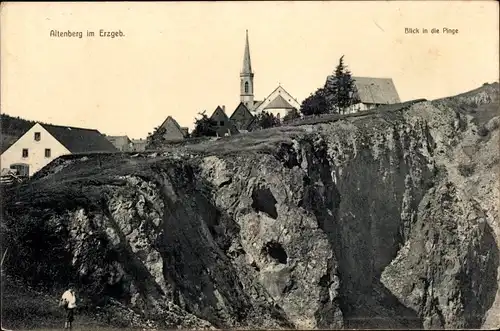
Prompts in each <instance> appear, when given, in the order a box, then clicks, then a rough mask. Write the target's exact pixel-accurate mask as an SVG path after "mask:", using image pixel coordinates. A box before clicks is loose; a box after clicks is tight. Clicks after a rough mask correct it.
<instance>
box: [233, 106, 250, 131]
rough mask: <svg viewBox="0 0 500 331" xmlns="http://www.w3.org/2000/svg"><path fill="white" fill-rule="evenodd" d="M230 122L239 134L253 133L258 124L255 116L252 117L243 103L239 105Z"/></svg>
mask: <svg viewBox="0 0 500 331" xmlns="http://www.w3.org/2000/svg"><path fill="white" fill-rule="evenodd" d="M229 120H231V122H232V123H233V124H234V126H235V127H236V129H238V131H239V132H248V131H252V129H254V127H255V124H256V120H255V116H254V115H252V113H251V112H250V111H249V110H248V108H247V107H246V106H245V104H244V103H243V102H240V103H239V104H238V106H237V107H236V109H235V110H234V112H233V114H232V115H231V117H229Z"/></svg>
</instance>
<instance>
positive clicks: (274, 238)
mask: <svg viewBox="0 0 500 331" xmlns="http://www.w3.org/2000/svg"><path fill="white" fill-rule="evenodd" d="M491 105H496V107H498V84H494V85H490V86H486V87H483V88H482V89H480V90H478V91H475V92H474V93H472V92H471V94H468V95H463V96H460V97H455V98H451V99H445V100H438V101H432V102H420V103H417V104H414V105H412V106H411V107H409V108H403V109H399V110H391V111H387V112H383V113H379V114H375V115H370V116H365V117H352V118H346V119H344V120H341V121H338V122H334V123H324V124H317V125H315V126H301V127H297V128H296V129H294V130H285V129H277V130H275V132H274V133H273V132H272V131H269V132H270V133H269V136H265V137H260V138H259V137H257V135H258V134H261V135H263V133H255V135H254V136H252V134H248V138H242V137H237V136H235V137H234V138H231V139H232V140H231V139H228V140H227V141H225V142H222V143H220V144H219V145H215V143H214V145H213V146H214V147H213V149H212V150H211V149H210V145H207V146H208V147H207V150H206V151H205V152H203V153H199V152H196V151H195V150H190V149H189V148H185V149H182V150H181V149H179V150H177V151H176V152H172V151H166V152H158V153H157V154H155V155H153V156H151V157H147V155H139V156H137V157H132V156H117V155H113V156H96V155H94V156H85V159H84V158H83V157H81V156H72V157H68V158H66V159H64V158H61V159H58V160H56V162H54V163H53V164H52V165H50V166H49V167H48V168H47V169H46V170H45V171H43V172H41V173H40V174H39V175H37V176H35V177H34V178H33V179H32V181H31V182H29V183H28V184H26V185H25V186H23V187H21V188H18V189H15V190H12V191H10V192H9V193H8V195H7V196H8V197H9V198H8V199H5V202H6V205H5V208H4V217H5V220H6V224H7V225H8V228H9V230H7V232H6V233H7V238H8V242H9V244H10V245H16V246H18V247H19V253H17V254H18V255H19V256H17V258H19V259H24V260H23V261H25V262H23V263H17V264H12V265H10V266H9V270H11V272H12V273H18V274H23V275H32V276H30V277H29V279H27V281H30V282H35V283H38V284H48V286H53V285H54V283H64V282H66V281H74V282H76V284H78V286H80V288H81V289H82V291H83V292H85V295H86V297H87V298H88V300H89V305H92V306H96V305H97V306H105V307H106V306H110V305H113V304H115V305H121V306H122V307H126V309H132V310H133V311H134V314H137V315H138V316H141V318H142V319H143V322H134V323H135V324H141V323H143V324H144V323H145V322H144V321H146V320H150V321H152V322H151V323H153V324H155V325H158V326H168V327H177V326H180V327H186V328H191V327H196V328H213V327H215V328H303V329H313V328H398V329H399V328H427V329H430V328H478V327H481V326H482V325H494V326H495V325H496V326H498V325H499V324H500V323H499V320H498V319H499V312H500V308H499V306H500V303H499V301H500V298H499V296H498V295H497V292H498V279H497V277H498V276H497V275H498V267H499V266H498V264H499V263H498V262H499V257H498V244H497V243H498V240H499V238H500V230H499V226H498V224H499V223H498V221H499V220H498V209H497V202H498V174H497V171H496V169H497V168H498V165H499V151H498V147H495V146H497V144H498V122H499V121H498V117H495V118H491V117H492V116H489V118H488V117H487V116H486V117H485V116H483V117H480V118H479V119H478V117H477V116H475V114H483V113H485V112H486V111H487V110H485V109H486V108H485V107H486V106H488V107H489V106H491ZM460 107H462V108H460ZM464 109H473V110H475V112H469V113H467V112H466V111H464ZM481 112H483V113H481ZM483 115H484V114H483ZM495 123H496V124H495ZM252 137H254V138H255V137H257V138H259V139H260V140H259V141H255V143H254V144H253V145H252V147H248V146H250V144H248V146H247V145H244V144H243V143H242V140H243V139H253V138H252ZM231 144H234V145H231ZM238 144H242V145H241V146H244V147H241V148H238V146H239V145H238ZM221 146H223V147H224V146H226V147H227V148H226V149H227V150H229V151H230V152H226V153H223V152H220V150H221ZM233 150H236V151H233ZM98 159H99V160H98ZM35 239H36V240H35ZM34 247H36V248H37V249H38V251H37V252H35V251H34ZM48 266H50V268H49V267H48ZM49 269H50V270H49ZM49 280H52V282H50V281H49ZM495 298H496V299H495ZM124 309H125V308H124ZM126 323H128V324H133V323H132V322H130V321H126Z"/></svg>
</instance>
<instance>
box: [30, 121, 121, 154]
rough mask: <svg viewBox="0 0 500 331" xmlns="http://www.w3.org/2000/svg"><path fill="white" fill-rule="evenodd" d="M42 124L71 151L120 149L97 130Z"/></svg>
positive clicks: (85, 151)
mask: <svg viewBox="0 0 500 331" xmlns="http://www.w3.org/2000/svg"><path fill="white" fill-rule="evenodd" d="M35 125H36V124H35ZM40 125H41V126H42V127H43V128H44V129H45V130H47V131H48V132H49V133H50V134H51V135H52V136H53V137H54V138H56V139H57V141H59V142H60V143H61V144H62V145H63V146H64V147H66V148H67V149H68V150H69V151H70V152H71V153H89V152H116V151H118V150H117V149H116V147H115V146H114V145H113V144H112V143H111V142H110V141H109V140H108V139H106V137H105V136H104V135H102V134H101V133H100V132H99V131H97V130H94V129H83V128H76V127H72V126H59V125H50V124H40Z"/></svg>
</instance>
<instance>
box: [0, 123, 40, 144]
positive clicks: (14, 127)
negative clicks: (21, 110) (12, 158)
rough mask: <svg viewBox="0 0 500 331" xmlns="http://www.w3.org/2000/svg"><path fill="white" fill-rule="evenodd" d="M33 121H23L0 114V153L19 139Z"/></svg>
mask: <svg viewBox="0 0 500 331" xmlns="http://www.w3.org/2000/svg"><path fill="white" fill-rule="evenodd" d="M33 124H35V122H34V121H29V120H25V119H22V118H18V117H12V116H9V115H6V114H0V128H1V130H0V132H1V141H0V151H2V152H3V151H4V150H5V149H7V148H8V147H9V146H10V145H12V144H13V143H14V142H15V141H16V140H17V139H19V138H20V137H21V136H22V135H23V134H24V133H25V132H26V131H28V129H29V128H31V126H32V125H33Z"/></svg>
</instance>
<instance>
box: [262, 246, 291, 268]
mask: <svg viewBox="0 0 500 331" xmlns="http://www.w3.org/2000/svg"><path fill="white" fill-rule="evenodd" d="M262 250H263V251H264V252H265V253H267V254H268V255H269V256H270V257H271V258H273V259H274V260H275V261H277V262H279V263H281V264H286V263H287V261H288V255H287V253H286V251H285V249H284V248H283V246H281V244H280V243H278V242H275V241H270V242H268V243H266V244H265V245H264V247H262Z"/></svg>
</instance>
